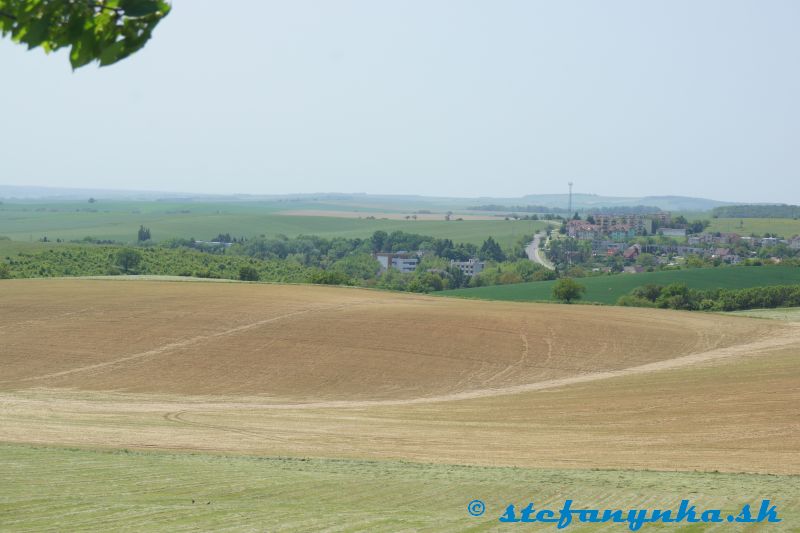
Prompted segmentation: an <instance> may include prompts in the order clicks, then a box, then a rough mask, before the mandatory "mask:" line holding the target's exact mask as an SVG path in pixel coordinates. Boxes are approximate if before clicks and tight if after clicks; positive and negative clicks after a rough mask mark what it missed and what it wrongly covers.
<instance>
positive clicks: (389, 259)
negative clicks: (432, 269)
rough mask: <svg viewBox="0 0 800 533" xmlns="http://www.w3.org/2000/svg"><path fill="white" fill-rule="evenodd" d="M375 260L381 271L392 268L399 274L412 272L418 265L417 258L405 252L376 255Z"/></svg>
mask: <svg viewBox="0 0 800 533" xmlns="http://www.w3.org/2000/svg"><path fill="white" fill-rule="evenodd" d="M375 259H377V260H378V262H379V263H380V264H381V270H382V271H385V270H389V268H394V269H395V270H399V271H400V272H414V271H415V270H416V269H417V265H419V258H418V257H417V256H416V255H415V254H409V253H407V252H396V253H377V254H375Z"/></svg>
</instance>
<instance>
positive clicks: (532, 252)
mask: <svg viewBox="0 0 800 533" xmlns="http://www.w3.org/2000/svg"><path fill="white" fill-rule="evenodd" d="M545 235H546V234H545V233H544V232H540V233H537V234H536V235H534V236H533V241H532V242H531V243H530V244H529V245H528V246H527V247H526V248H525V253H527V254H528V259H530V260H531V261H533V262H534V263H539V264H540V265H542V266H543V267H545V268H546V269H548V270H555V269H556V267H554V266H553V264H552V263H551V262H550V261H548V260H547V258H546V257H545V256H544V253H542V251H541V250H540V249H539V241H541V240H542V238H543V237H545Z"/></svg>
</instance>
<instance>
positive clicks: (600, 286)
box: [434, 266, 800, 304]
mask: <svg viewBox="0 0 800 533" xmlns="http://www.w3.org/2000/svg"><path fill="white" fill-rule="evenodd" d="M578 283H580V284H581V285H584V286H585V287H586V294H585V295H584V296H583V301H586V302H597V303H603V304H614V303H616V301H617V299H618V298H619V297H620V296H622V295H624V294H628V293H629V292H630V291H631V290H633V289H634V288H636V287H640V286H642V285H647V284H650V283H654V284H658V285H668V284H670V283H686V285H688V286H689V287H690V288H692V289H717V288H724V289H744V288H747V287H757V286H767V285H791V284H795V283H800V268H798V267H782V266H762V267H720V268H698V269H687V270H672V271H666V272H644V273H641V274H617V275H613V276H600V277H593V278H581V279H579V280H578ZM554 284H555V281H535V282H532V283H517V284H513V285H495V286H490V287H477V288H473V289H457V290H452V291H443V292H439V293H434V294H439V295H443V296H457V297H460V298H476V299H483V300H511V301H551V300H552V299H553V298H552V292H553V285H554Z"/></svg>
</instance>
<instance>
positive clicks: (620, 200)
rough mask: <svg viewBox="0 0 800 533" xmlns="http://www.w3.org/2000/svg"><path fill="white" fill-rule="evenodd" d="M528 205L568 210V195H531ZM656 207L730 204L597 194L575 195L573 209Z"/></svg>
mask: <svg viewBox="0 0 800 533" xmlns="http://www.w3.org/2000/svg"><path fill="white" fill-rule="evenodd" d="M522 200H523V201H524V203H526V204H538V205H544V206H548V207H560V208H566V207H567V205H568V204H569V195H567V194H531V195H528V196H524V197H523V198H522ZM641 205H647V206H655V207H658V208H660V209H662V210H664V211H708V210H710V209H713V208H715V207H719V206H724V205H729V203H728V202H720V201H718V200H709V199H707V198H692V197H689V196H641V197H630V198H627V197H620V196H600V195H597V194H573V195H572V207H573V209H591V208H595V207H615V206H627V207H635V206H641Z"/></svg>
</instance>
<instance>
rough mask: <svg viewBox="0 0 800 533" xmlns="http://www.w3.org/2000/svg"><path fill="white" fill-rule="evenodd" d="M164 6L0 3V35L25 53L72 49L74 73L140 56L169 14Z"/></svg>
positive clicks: (106, 1) (127, 1) (122, 0)
mask: <svg viewBox="0 0 800 533" xmlns="http://www.w3.org/2000/svg"><path fill="white" fill-rule="evenodd" d="M170 9H171V6H170V4H169V3H168V2H166V1H164V0H0V35H2V36H3V37H5V36H10V37H11V40H13V41H14V42H17V43H20V44H25V45H27V46H28V49H29V50H30V49H33V48H38V47H41V48H42V49H43V50H44V51H45V52H48V53H49V52H52V51H55V50H59V49H61V48H70V53H69V60H70V63H71V64H72V68H73V69H77V68H79V67H82V66H84V65H87V64H89V63H91V62H93V61H97V62H98V63H99V64H100V66H105V65H111V64H114V63H116V62H117V61H120V60H122V59H125V58H126V57H128V56H130V55H131V54H133V53H135V52H137V51H139V50H140V49H141V48H142V47H144V45H145V44H147V41H148V40H150V37H151V36H152V33H153V29H154V28H155V27H156V25H158V23H159V22H161V20H162V19H163V18H164V17H166V16H167V15H168V14H169V12H170Z"/></svg>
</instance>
